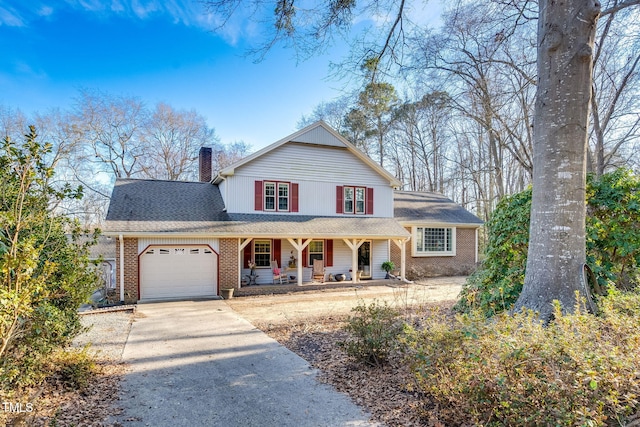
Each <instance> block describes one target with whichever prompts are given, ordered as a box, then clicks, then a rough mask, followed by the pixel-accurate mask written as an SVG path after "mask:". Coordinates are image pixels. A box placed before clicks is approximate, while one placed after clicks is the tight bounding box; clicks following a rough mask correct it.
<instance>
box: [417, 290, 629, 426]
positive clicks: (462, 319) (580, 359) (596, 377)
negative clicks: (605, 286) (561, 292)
mask: <svg viewBox="0 0 640 427" xmlns="http://www.w3.org/2000/svg"><path fill="white" fill-rule="evenodd" d="M638 308H640V295H637V294H619V293H617V292H612V293H611V294H610V295H609V296H608V297H606V298H603V299H602V301H601V309H602V314H601V315H600V316H594V315H591V314H588V313H586V312H585V311H584V310H582V309H581V308H580V307H579V306H578V305H577V306H576V310H575V312H574V313H573V314H571V315H563V314H562V311H561V310H560V307H559V306H557V307H556V310H555V319H554V320H552V321H551V322H550V323H549V324H547V325H546V326H545V325H544V324H543V323H542V322H540V320H539V319H538V318H537V317H536V315H535V314H534V313H532V312H521V313H516V314H514V315H512V316H509V315H507V314H501V315H496V316H495V317H494V318H493V319H492V320H491V321H487V320H486V318H485V317H484V315H483V314H482V313H478V312H475V313H471V314H465V315H458V316H457V322H456V324H455V325H451V322H450V321H445V320H444V319H437V318H432V319H430V320H428V324H426V325H425V327H424V329H421V330H420V331H418V330H415V329H410V330H409V331H408V332H407V335H406V340H407V343H408V348H409V349H410V352H411V353H410V356H409V360H410V364H411V366H412V369H413V371H414V373H415V377H416V380H417V387H418V388H419V389H420V390H421V391H422V392H424V393H426V395H427V396H428V398H430V399H433V401H434V403H435V404H436V407H437V408H438V416H439V421H440V422H442V423H444V424H445V425H485V426H491V425H494V426H504V425H509V426H534V425H594V426H597V425H624V424H625V420H626V419H627V417H629V416H631V415H633V414H636V413H637V411H638V409H640V406H639V403H638V399H639V398H640V375H639V371H638V355H639V354H640V328H639V327H638V326H639V325H640V312H639V311H638Z"/></svg>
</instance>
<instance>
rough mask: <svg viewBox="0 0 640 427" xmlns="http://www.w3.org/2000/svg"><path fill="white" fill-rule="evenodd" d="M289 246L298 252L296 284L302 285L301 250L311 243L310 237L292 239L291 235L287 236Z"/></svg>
mask: <svg viewBox="0 0 640 427" xmlns="http://www.w3.org/2000/svg"><path fill="white" fill-rule="evenodd" d="M287 240H288V241H289V243H290V244H291V246H293V248H294V249H295V250H296V251H297V252H298V274H297V276H298V283H297V285H298V286H301V285H302V251H303V250H304V248H306V247H307V246H309V243H311V239H307V240H302V238H298V239H292V238H291V237H289V238H287Z"/></svg>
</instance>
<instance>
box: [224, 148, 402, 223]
mask: <svg viewBox="0 0 640 427" xmlns="http://www.w3.org/2000/svg"><path fill="white" fill-rule="evenodd" d="M256 180H261V181H262V180H274V181H276V180H279V181H285V182H295V183H297V184H298V185H299V187H298V189H299V210H298V212H297V213H296V214H297V215H320V216H334V215H336V186H338V185H354V186H363V187H371V188H373V189H374V197H373V200H374V207H373V216H376V217H385V218H390V217H393V189H392V188H391V186H390V183H389V182H388V181H387V180H385V179H384V178H383V177H382V176H381V175H380V174H378V173H377V172H376V171H374V170H373V169H371V168H370V167H369V165H367V164H366V163H364V162H363V161H361V160H360V159H358V158H357V157H356V156H355V155H353V154H352V153H351V152H349V151H347V150H346V149H338V148H332V147H325V146H322V147H319V146H315V145H309V144H291V143H290V144H285V145H283V146H281V147H279V148H278V149H277V150H274V151H273V152H269V153H266V154H265V155H264V156H262V157H260V158H258V159H255V160H254V161H252V162H250V163H248V164H246V165H243V166H241V167H240V168H238V169H237V170H236V171H235V174H234V175H233V176H230V177H228V178H227V181H226V184H225V185H226V188H224V187H221V189H220V190H221V193H222V195H223V197H226V200H225V203H226V207H227V211H228V212H232V213H253V212H255V211H254V191H255V187H254V185H255V181H256ZM340 215H341V214H340Z"/></svg>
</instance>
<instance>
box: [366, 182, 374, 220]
mask: <svg viewBox="0 0 640 427" xmlns="http://www.w3.org/2000/svg"><path fill="white" fill-rule="evenodd" d="M366 203H367V207H366V212H365V213H366V214H367V215H373V188H368V187H367V202H366Z"/></svg>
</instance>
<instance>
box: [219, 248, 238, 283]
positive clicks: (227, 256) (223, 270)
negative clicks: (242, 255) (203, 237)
mask: <svg viewBox="0 0 640 427" xmlns="http://www.w3.org/2000/svg"><path fill="white" fill-rule="evenodd" d="M238 256H239V253H238V239H233V238H231V239H220V289H222V288H238V287H239V285H238V282H239V281H238V276H239V274H240V272H239V271H238V259H239V258H238Z"/></svg>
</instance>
